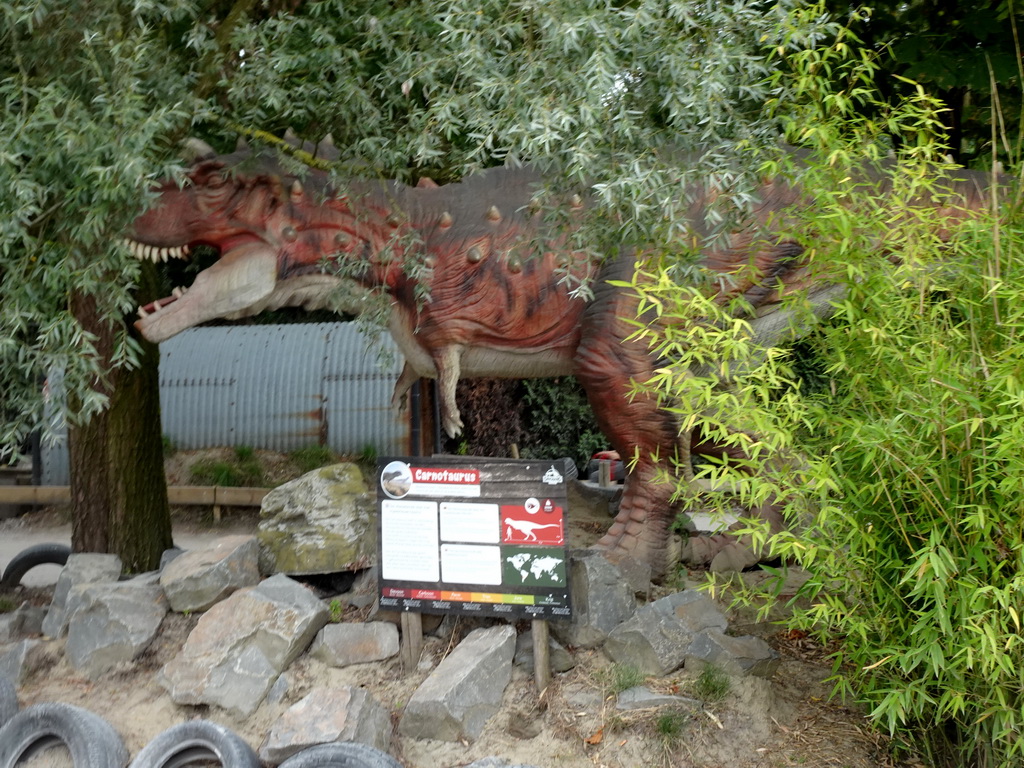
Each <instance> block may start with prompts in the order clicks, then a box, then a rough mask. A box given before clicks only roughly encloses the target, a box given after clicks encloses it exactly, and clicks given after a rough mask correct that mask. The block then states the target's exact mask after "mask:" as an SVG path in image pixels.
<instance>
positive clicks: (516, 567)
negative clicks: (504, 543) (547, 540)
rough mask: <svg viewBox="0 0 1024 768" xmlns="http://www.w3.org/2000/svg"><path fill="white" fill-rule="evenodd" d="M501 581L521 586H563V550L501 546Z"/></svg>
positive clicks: (564, 581)
mask: <svg viewBox="0 0 1024 768" xmlns="http://www.w3.org/2000/svg"><path fill="white" fill-rule="evenodd" d="M501 561H502V563H501V566H502V581H503V583H505V584H509V585H514V586H521V587H564V586H566V580H565V557H564V550H558V549H547V548H544V547H502V548H501Z"/></svg>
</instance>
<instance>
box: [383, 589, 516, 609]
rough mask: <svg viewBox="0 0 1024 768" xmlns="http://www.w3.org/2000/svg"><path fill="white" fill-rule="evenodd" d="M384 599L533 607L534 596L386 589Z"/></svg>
mask: <svg viewBox="0 0 1024 768" xmlns="http://www.w3.org/2000/svg"><path fill="white" fill-rule="evenodd" d="M383 595H384V597H402V598H407V599H410V600H445V601H448V602H451V603H502V604H507V605H533V604H534V602H535V600H536V598H535V596H534V595H506V594H503V593H501V592H448V591H446V590H436V589H394V588H391V587H389V588H386V589H384V591H383Z"/></svg>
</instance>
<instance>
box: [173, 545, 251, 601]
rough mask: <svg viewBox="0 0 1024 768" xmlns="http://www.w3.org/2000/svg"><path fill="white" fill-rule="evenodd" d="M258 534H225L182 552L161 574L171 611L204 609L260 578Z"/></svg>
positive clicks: (249, 585)
mask: <svg viewBox="0 0 1024 768" xmlns="http://www.w3.org/2000/svg"><path fill="white" fill-rule="evenodd" d="M258 560H259V545H258V544H257V541H256V537H255V536H225V537H223V538H220V539H217V540H216V541H214V542H211V543H210V544H209V545H207V546H205V547H201V548H199V549H192V550H189V551H187V552H183V553H181V554H180V555H178V556H177V557H175V558H174V559H173V560H171V561H170V562H168V563H166V564H165V565H164V568H163V570H162V571H161V572H160V574H159V580H160V586H162V587H163V589H164V593H165V594H166V595H167V601H168V603H170V606H171V610H172V611H175V612H177V613H185V612H187V611H205V610H207V609H208V608H210V606H212V605H213V604H214V603H218V602H220V601H221V600H223V599H224V598H225V597H227V596H228V595H230V594H231V593H232V592H235V591H237V590H239V589H241V588H242V587H251V586H253V585H254V584H258V583H259V581H260V571H259V565H258Z"/></svg>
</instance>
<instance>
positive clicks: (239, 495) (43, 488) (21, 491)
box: [0, 485, 270, 507]
mask: <svg viewBox="0 0 1024 768" xmlns="http://www.w3.org/2000/svg"><path fill="white" fill-rule="evenodd" d="M269 491H270V489H269V488H220V487H217V486H213V485H180V486H173V487H170V488H168V489H167V498H168V500H169V501H170V503H171V504H182V505H184V504H193V505H199V506H211V505H217V506H225V507H258V506H260V504H261V503H262V502H263V497H264V496H266V495H267V493H268V492H269ZM70 501H71V489H70V487H68V486H66V485H0V504H67V503H68V502H70Z"/></svg>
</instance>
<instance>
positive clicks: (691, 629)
mask: <svg viewBox="0 0 1024 768" xmlns="http://www.w3.org/2000/svg"><path fill="white" fill-rule="evenodd" d="M728 626H729V621H728V619H727V618H726V617H725V614H723V613H722V611H721V610H720V609H719V608H718V606H717V605H715V603H714V601H713V600H711V599H710V598H709V597H708V596H707V595H705V594H704V593H703V592H698V591H697V590H692V589H688V590H684V591H682V592H675V593H673V594H671V595H668V596H667V597H663V598H661V599H660V600H655V601H654V602H653V603H649V604H647V605H645V606H643V607H641V608H640V609H639V610H637V612H636V613H635V614H634V615H633V616H632V617H631V618H629V619H627V620H626V621H624V622H623V623H622V624H620V625H619V626H617V627H616V628H615V629H614V630H612V632H611V634H609V635H608V640H607V641H606V642H605V644H604V652H605V653H606V654H607V655H608V657H609V658H610V659H612V661H615V662H618V663H620V664H630V665H632V666H634V667H636V668H637V669H639V670H640V671H641V672H643V673H645V674H647V675H658V676H661V675H667V674H668V673H669V672H672V671H673V670H675V669H678V668H679V667H681V666H682V665H683V663H684V661H685V660H686V654H687V652H688V650H689V647H690V644H691V643H692V642H693V640H694V638H695V637H696V636H697V634H698V633H699V632H703V631H704V630H715V631H718V632H719V633H721V632H722V631H724V630H725V629H726V627H728Z"/></svg>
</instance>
